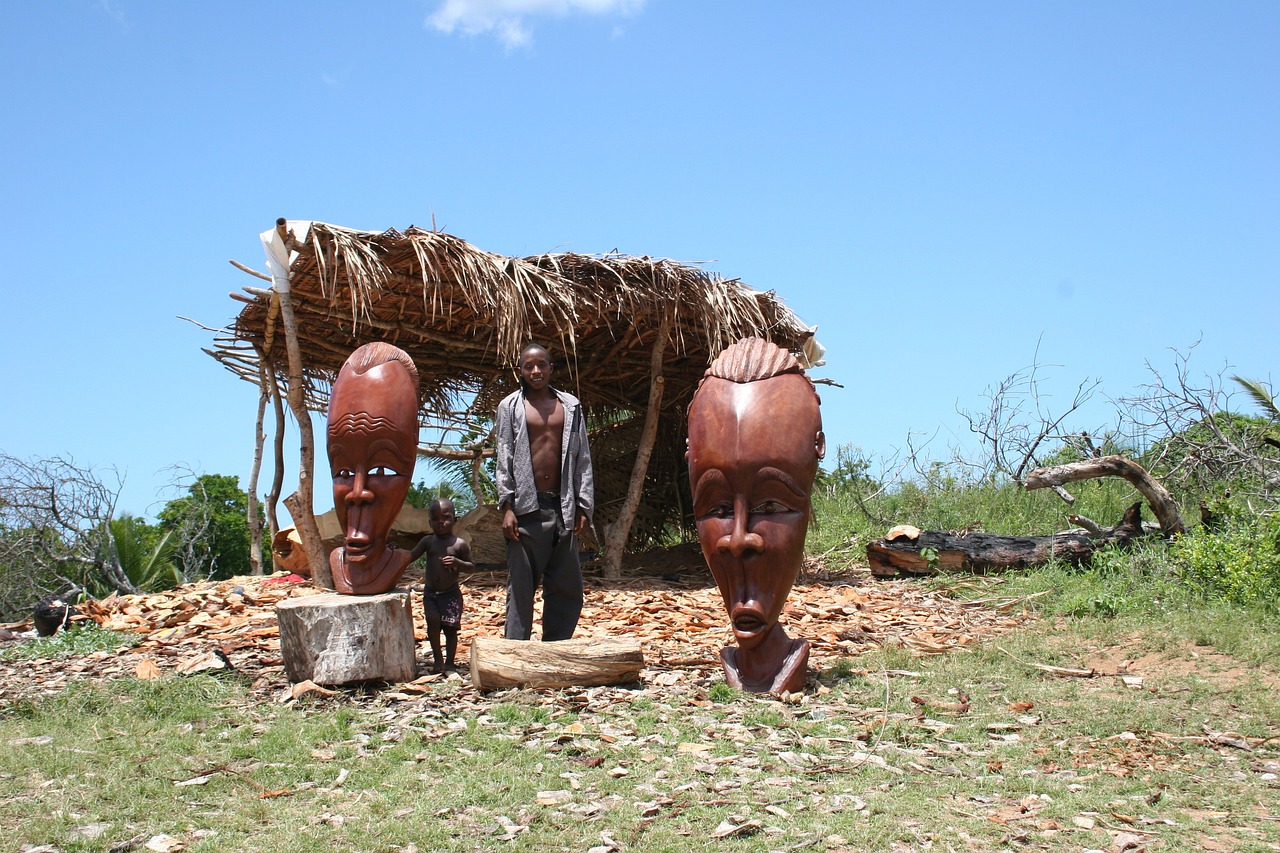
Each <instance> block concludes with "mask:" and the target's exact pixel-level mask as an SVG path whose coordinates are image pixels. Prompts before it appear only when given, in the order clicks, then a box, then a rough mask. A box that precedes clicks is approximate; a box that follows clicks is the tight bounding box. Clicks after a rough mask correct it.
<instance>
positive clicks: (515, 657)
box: [471, 637, 644, 690]
mask: <svg viewBox="0 0 1280 853" xmlns="http://www.w3.org/2000/svg"><path fill="white" fill-rule="evenodd" d="M643 668H644V655H643V654H642V653H641V651H640V641H639V640H629V639H603V640H602V639H598V638H595V637H591V638H582V639H578V640H561V641H559V642H556V643H539V642H529V641H523V640H500V639H498V638H496V637H476V638H475V639H474V640H473V641H472V642H471V684H472V685H473V686H474V687H475V688H476V689H477V690H499V689H502V688H504V687H557V688H558V687H598V686H601V685H606V684H631V683H633V682H637V681H639V680H640V670H641V669H643Z"/></svg>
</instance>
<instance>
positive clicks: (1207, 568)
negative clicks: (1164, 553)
mask: <svg viewBox="0 0 1280 853" xmlns="http://www.w3.org/2000/svg"><path fill="white" fill-rule="evenodd" d="M1169 558H1170V562H1171V563H1172V565H1173V567H1174V570H1175V571H1176V572H1177V573H1178V575H1179V577H1181V578H1182V580H1183V581H1184V582H1185V583H1186V584H1187V585H1188V586H1189V587H1190V588H1191V589H1192V590H1193V591H1194V592H1196V593H1197V594H1199V595H1202V596H1204V597H1205V598H1206V599H1209V600H1211V601H1224V602H1229V603H1232V604H1243V605H1261V606H1262V607H1264V608H1266V609H1268V610H1272V611H1278V610H1280V515H1263V516H1254V515H1244V514H1242V515H1234V516H1228V517H1226V518H1224V519H1223V520H1222V521H1221V523H1220V524H1217V525H1215V526H1214V527H1213V528H1209V527H1207V526H1203V525H1202V526H1200V527H1197V528H1196V529H1194V530H1192V531H1190V532H1189V533H1186V534H1185V535H1183V536H1180V537H1178V539H1177V540H1175V541H1174V542H1173V544H1172V545H1171V547H1170V549H1169Z"/></svg>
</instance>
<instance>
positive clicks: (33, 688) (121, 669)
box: [0, 568, 1028, 702]
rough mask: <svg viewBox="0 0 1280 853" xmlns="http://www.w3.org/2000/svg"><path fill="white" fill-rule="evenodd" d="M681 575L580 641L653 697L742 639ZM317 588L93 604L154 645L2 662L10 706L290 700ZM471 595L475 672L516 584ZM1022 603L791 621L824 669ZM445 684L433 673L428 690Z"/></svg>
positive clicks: (417, 600) (655, 583)
mask: <svg viewBox="0 0 1280 853" xmlns="http://www.w3.org/2000/svg"><path fill="white" fill-rule="evenodd" d="M294 577H296V576H294ZM675 577H677V576H676V575H668V576H665V578H664V577H630V578H628V579H624V580H623V581H618V582H604V581H601V580H600V579H598V578H594V577H590V576H588V578H587V591H586V604H585V607H584V609H583V614H582V621H581V622H580V623H579V627H578V633H577V635H576V636H579V637H601V638H606V637H632V638H636V639H639V640H640V642H641V645H642V648H643V650H644V655H645V664H646V668H645V670H644V671H643V673H642V678H643V680H644V682H645V684H646V686H648V687H653V686H659V685H662V684H663V683H672V679H674V678H677V677H681V678H715V677H717V676H719V673H720V662H719V651H720V649H721V648H722V647H723V646H725V645H728V644H730V643H732V640H733V638H732V633H731V631H730V630H729V627H728V624H727V619H726V617H725V614H724V607H723V604H722V603H721V600H720V595H719V592H718V591H717V589H716V587H715V585H714V583H713V582H712V580H711V577H710V575H709V574H708V573H707V572H706V570H705V568H701V569H700V571H699V573H697V574H694V575H690V574H687V573H686V574H682V575H679V576H678V577H679V580H669V579H666V578H675ZM864 578H865V582H863V580H862V579H864ZM406 583H407V584H410V585H411V588H412V597H413V611H414V617H415V624H414V630H415V634H416V636H417V639H418V641H419V644H420V645H419V654H418V663H419V671H420V672H426V671H427V670H428V669H429V668H430V663H431V651H430V647H429V646H428V644H427V642H426V634H425V629H424V623H423V621H422V596H421V589H422V585H421V578H420V577H417V578H415V577H414V576H412V575H407V576H406V579H405V581H404V582H402V586H403V585H404V584H406ZM316 592H317V590H316V589H315V588H314V587H312V586H311V585H310V584H309V583H308V582H305V581H301V582H289V581H288V580H287V579H286V576H284V575H281V574H278V575H275V576H273V577H268V578H254V577H239V578H234V579H231V580H226V581H218V582H203V583H194V584H188V585H186V586H183V587H179V588H177V589H174V590H169V591H167V592H162V593H155V594H147V595H134V596H113V597H111V598H107V599H104V600H101V601H95V602H88V603H87V604H84V605H81V611H82V613H83V614H84V616H83V617H82V618H83V619H85V620H86V621H87V620H92V621H94V622H97V623H98V624H100V625H101V626H103V627H105V628H108V629H111V630H115V631H122V632H127V633H133V634H138V635H141V637H142V639H141V641H140V642H139V643H137V644H136V645H134V646H122V647H121V648H120V649H118V650H116V651H115V652H95V653H92V654H88V655H84V656H81V657H73V658H62V659H56V660H37V661H17V662H0V702H3V701H7V700H11V699H14V698H18V697H21V696H32V695H47V694H50V693H54V692H58V691H60V690H62V689H64V688H65V687H66V686H67V685H68V684H69V683H70V682H72V681H74V680H77V679H85V678H88V679H109V678H121V677H141V678H148V677H156V676H158V675H164V674H168V673H170V672H173V673H178V674H190V673H194V672H199V671H202V670H209V669H223V670H233V671H234V672H236V673H238V674H239V676H240V677H242V678H245V679H247V680H248V681H249V682H251V683H252V689H253V692H254V693H257V694H260V695H263V696H269V697H271V698H275V697H277V696H279V695H280V694H281V692H282V691H283V692H284V693H285V694H287V693H288V692H289V683H288V680H287V679H286V677H285V675H284V667H283V661H282V660H281V657H280V639H279V635H278V632H277V628H276V617H275V605H276V604H277V603H278V602H279V601H281V600H283V599H285V598H290V597H295V596H305V595H313V594H315V593H316ZM463 595H464V600H465V612H464V614H463V627H462V632H461V637H460V639H461V642H460V647H459V658H460V659H459V666H460V667H462V668H464V671H465V667H466V665H467V660H466V650H467V648H468V646H469V644H470V641H471V639H472V638H473V637H475V636H477V635H484V636H501V633H502V624H503V618H504V613H505V602H506V588H505V577H504V575H503V574H502V573H501V572H477V573H474V574H471V575H468V576H465V577H464V578H463ZM1017 605H1018V601H1016V600H1011V601H1003V602H983V603H978V604H974V603H968V604H966V603H964V602H959V601H955V600H952V599H949V598H946V597H945V596H942V595H939V594H937V593H934V592H929V591H926V590H923V589H921V588H920V587H919V585H918V584H917V583H915V582H912V581H896V582H872V581H871V580H870V578H868V577H866V576H865V575H862V576H860V577H859V582H857V583H856V584H855V583H854V582H852V581H851V580H850V579H848V578H845V579H843V580H840V581H834V582H822V581H807V580H806V579H804V578H802V580H801V582H800V583H798V584H797V585H796V587H795V589H794V590H793V591H792V594H791V597H790V599H789V601H788V604H787V609H786V612H785V614H784V616H783V621H784V624H785V626H786V628H787V631H788V633H789V634H791V635H792V636H796V637H804V638H807V639H808V640H809V642H810V644H811V647H812V652H811V666H812V667H813V668H814V669H815V670H821V669H824V668H827V667H830V666H832V665H834V664H835V663H836V662H837V661H838V660H840V659H842V658H846V657H849V656H854V655H858V654H860V653H863V652H866V651H868V650H870V649H872V648H874V647H876V646H880V645H884V644H900V645H901V646H903V647H905V648H906V649H909V650H911V651H912V652H915V653H918V654H940V653H943V652H947V651H951V650H954V649H957V648H961V647H963V646H966V645H969V644H972V643H974V642H976V641H977V640H979V639H980V638H983V637H987V636H993V635H995V634H999V633H1003V632H1006V631H1009V630H1012V629H1013V628H1015V627H1017V626H1018V625H1020V624H1022V623H1023V622H1025V621H1026V619H1027V618H1028V617H1027V616H1026V615H1025V614H1023V613H1022V612H1021V611H1022V608H1020V607H1018V606H1017ZM539 608H540V605H539ZM535 615H539V614H535ZM534 638H535V639H536V638H537V632H536V629H535V633H534ZM677 673H682V675H681V676H677V675H676V674H677ZM437 678H439V676H429V677H428V678H427V679H425V681H430V680H434V679H437ZM418 681H424V679H419V680H418ZM414 683H415V684H417V682H414ZM467 689H470V688H467Z"/></svg>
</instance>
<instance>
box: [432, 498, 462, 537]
mask: <svg viewBox="0 0 1280 853" xmlns="http://www.w3.org/2000/svg"><path fill="white" fill-rule="evenodd" d="M457 520H458V516H457V514H456V513H455V512H454V509H453V504H452V503H445V504H442V505H440V506H435V507H432V509H431V532H432V533H434V534H435V535H437V536H448V535H449V534H450V533H452V532H453V523H454V522H455V521H457Z"/></svg>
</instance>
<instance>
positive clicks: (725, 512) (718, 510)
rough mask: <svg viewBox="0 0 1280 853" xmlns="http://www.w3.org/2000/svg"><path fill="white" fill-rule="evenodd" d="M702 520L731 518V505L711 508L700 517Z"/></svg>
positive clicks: (725, 504) (722, 504)
mask: <svg viewBox="0 0 1280 853" xmlns="http://www.w3.org/2000/svg"><path fill="white" fill-rule="evenodd" d="M702 517H703V518H733V504H731V503H719V504H715V505H714V506H712V507H711V508H710V509H708V510H707V511H706V512H705V513H703V515H702Z"/></svg>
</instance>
